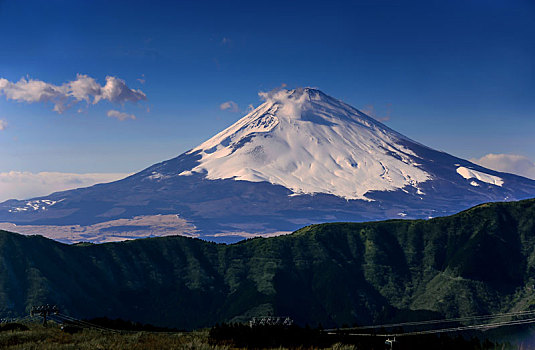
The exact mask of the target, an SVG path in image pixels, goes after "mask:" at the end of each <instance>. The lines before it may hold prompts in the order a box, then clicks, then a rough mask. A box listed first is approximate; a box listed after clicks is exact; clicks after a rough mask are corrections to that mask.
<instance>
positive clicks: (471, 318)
mask: <svg viewBox="0 0 535 350" xmlns="http://www.w3.org/2000/svg"><path fill="white" fill-rule="evenodd" d="M532 315H535V310H530V311H517V312H508V313H499V314H487V315H479V316H464V317H457V318H446V319H435V320H427V321H414V322H401V323H389V324H381V325H369V326H358V327H349V328H337V329H327V330H325V331H327V332H334V331H352V330H361V329H379V328H393V327H404V326H405V327H406V326H423V325H430V324H440V323H452V322H461V321H478V320H485V319H493V318H503V317H514V316H532Z"/></svg>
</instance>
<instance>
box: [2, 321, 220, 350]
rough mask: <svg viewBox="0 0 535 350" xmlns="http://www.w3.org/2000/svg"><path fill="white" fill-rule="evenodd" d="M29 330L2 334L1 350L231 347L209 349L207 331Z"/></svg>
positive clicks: (51, 327)
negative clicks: (115, 331)
mask: <svg viewBox="0 0 535 350" xmlns="http://www.w3.org/2000/svg"><path fill="white" fill-rule="evenodd" d="M25 325H26V326H27V327H28V328H29V330H15V331H3V332H0V349H6V350H7V349H10V350H11V349H12V350H15V349H17V350H19V349H36V350H37V349H39V350H56V349H58V350H63V349H65V350H66V349H73V350H75V349H76V350H86V349H87V350H99V349H101V350H104V349H105V350H122V349H125V350H126V349H131V350H137V349H139V350H141V349H154V350H156V349H162V350H163V349H227V348H228V347H221V346H215V347H214V346H210V345H209V344H208V331H197V332H185V333H149V332H122V333H112V332H103V331H99V330H92V329H84V330H82V331H81V332H78V333H74V334H69V333H66V332H63V331H62V330H61V329H60V327H59V325H57V324H54V323H50V324H49V325H47V326H46V327H44V326H42V325H41V324H36V323H31V324H28V323H26V324H25Z"/></svg>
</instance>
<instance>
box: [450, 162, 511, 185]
mask: <svg viewBox="0 0 535 350" xmlns="http://www.w3.org/2000/svg"><path fill="white" fill-rule="evenodd" d="M457 173H458V174H459V175H461V176H462V177H464V178H465V179H467V180H469V179H474V178H475V179H478V180H479V181H482V182H486V183H489V184H491V185H495V186H500V187H501V186H502V185H503V179H502V178H501V177H498V176H494V175H489V174H486V173H482V172H481V171H477V170H474V169H468V168H466V167H464V166H461V167H458V168H457ZM474 183H475V185H474ZM470 184H471V185H472V186H478V184H477V182H475V181H472V182H470Z"/></svg>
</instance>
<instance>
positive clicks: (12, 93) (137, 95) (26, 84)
mask: <svg viewBox="0 0 535 350" xmlns="http://www.w3.org/2000/svg"><path fill="white" fill-rule="evenodd" d="M0 94H3V95H4V96H5V97H6V99H7V100H13V101H17V102H26V103H36V102H42V103H52V104H53V105H54V111H56V112H58V113H62V112H64V111H65V110H67V109H68V108H69V107H72V106H73V105H74V104H76V103H78V102H81V101H85V102H86V103H88V104H97V103H99V102H100V101H104V100H106V101H110V102H113V103H125V102H133V103H135V102H138V101H142V100H146V99H147V95H145V93H144V92H143V91H141V90H136V89H131V88H129V87H128V86H127V85H126V83H125V81H124V80H122V79H119V78H117V77H112V76H107V77H106V84H104V85H100V84H99V83H98V82H97V81H96V80H95V79H94V78H92V77H90V76H88V75H85V74H78V75H77V76H76V79H75V80H72V81H68V82H66V83H63V84H62V85H54V84H51V83H47V82H44V81H41V80H35V79H26V78H21V79H20V80H19V81H18V82H16V83H14V82H11V81H9V80H7V79H5V78H0Z"/></svg>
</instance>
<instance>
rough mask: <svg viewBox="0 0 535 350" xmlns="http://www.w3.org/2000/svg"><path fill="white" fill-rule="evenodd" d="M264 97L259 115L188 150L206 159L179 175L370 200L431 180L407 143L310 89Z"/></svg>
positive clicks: (242, 120)
mask: <svg viewBox="0 0 535 350" xmlns="http://www.w3.org/2000/svg"><path fill="white" fill-rule="evenodd" d="M265 96H266V101H265V102H264V103H263V104H262V105H260V106H259V107H258V108H256V109H255V110H253V111H252V112H251V113H249V114H247V115H246V116H245V117H243V118H242V119H240V120H239V121H238V122H236V123H235V124H234V125H232V126H230V127H229V128H227V129H225V130H223V131H222V132H220V133H219V134H217V135H216V136H214V137H213V138H211V139H210V140H208V141H206V142H204V143H203V144H201V145H200V146H198V147H196V148H194V149H193V150H191V151H190V152H189V153H190V154H191V153H195V152H200V153H199V154H200V155H201V156H202V158H201V160H200V161H199V164H198V165H197V166H196V167H194V168H193V169H192V170H191V171H189V170H188V171H185V172H183V173H181V174H180V175H190V174H191V173H192V172H198V173H206V177H207V178H208V179H211V180H215V179H231V178H232V179H235V180H243V181H252V182H262V181H266V182H269V183H272V184H277V185H282V186H284V187H286V188H288V189H290V190H292V192H293V193H294V194H313V193H327V194H333V195H336V196H339V197H342V198H345V199H366V200H369V199H368V198H366V196H365V194H366V193H367V192H369V191H390V190H395V189H400V188H403V187H405V186H412V187H414V188H416V189H417V190H418V184H419V183H421V182H424V181H427V180H429V179H430V178H431V175H430V174H428V173H427V172H425V171H424V170H422V169H420V168H419V167H418V163H419V161H418V158H419V157H418V155H417V154H415V153H414V152H412V151H411V150H410V149H408V148H407V147H405V146H404V145H403V144H402V143H401V142H400V140H406V138H405V137H404V136H402V135H400V134H398V133H396V132H394V131H393V130H391V129H389V128H387V127H386V126H385V125H383V124H381V123H379V122H378V121H376V120H374V119H372V118H370V117H368V116H367V115H365V114H364V113H362V112H360V111H358V110H357V109H355V108H353V107H351V106H349V105H347V104H345V103H343V102H341V101H338V100H336V99H334V98H331V97H329V96H327V95H325V94H323V93H322V92H320V91H318V90H314V89H311V88H300V89H295V90H278V91H276V92H272V93H270V94H266V95H265Z"/></svg>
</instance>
